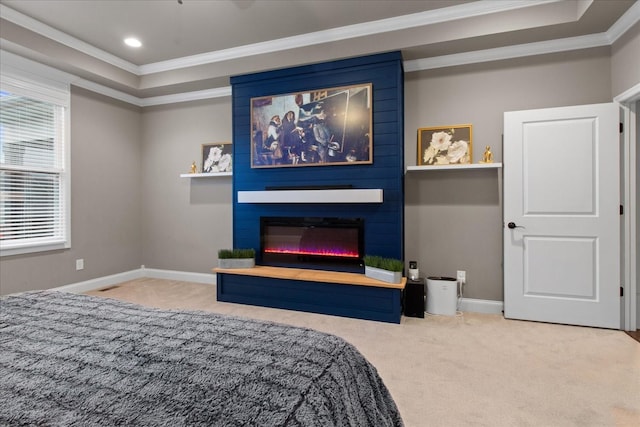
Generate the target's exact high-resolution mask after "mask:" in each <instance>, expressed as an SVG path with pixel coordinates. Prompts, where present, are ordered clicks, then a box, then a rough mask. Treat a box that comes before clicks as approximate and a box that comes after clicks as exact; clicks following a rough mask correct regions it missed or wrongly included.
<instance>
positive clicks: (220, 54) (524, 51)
mask: <svg viewBox="0 0 640 427" xmlns="http://www.w3.org/2000/svg"><path fill="white" fill-rule="evenodd" d="M558 1H560V0H543V1H538V2H531V1H527V0H516V1H482V2H474V3H469V4H464V5H458V6H451V7H447V8H443V9H437V10H434V11H427V12H422V13H416V14H411V15H404V16H400V17H396V18H389V19H384V20H379V21H374V22H369V23H366V24H356V25H352V26H347V27H342V28H338V29H334V30H330V31H320V32H316V33H311V34H308V35H304V36H296V37H289V38H284V39H279V40H273V41H269V42H264V43H256V44H252V45H245V46H240V47H238V48H233V49H225V50H221V51H216V52H209V53H205V54H201V55H193V56H189V57H184V58H178V59H176V60H170V61H162V62H157V63H154V64H147V65H142V66H140V67H138V66H136V65H134V64H131V63H129V62H127V61H124V60H122V59H120V58H118V57H115V56H114V55H111V54H108V53H106V52H104V51H101V50H100V49H97V48H95V47H93V46H91V45H89V44H87V43H84V42H81V41H80V40H77V39H75V38H73V37H71V36H69V35H67V34H65V33H62V32H60V31H58V30H55V29H53V28H51V27H49V26H47V25H45V24H42V23H40V22H39V21H36V20H34V19H32V18H29V17H27V16H25V15H23V14H21V13H19V12H17V11H14V10H13V9H10V8H8V7H6V6H4V5H2V4H0V17H2V18H4V19H7V20H9V21H11V22H14V23H16V24H18V25H21V26H23V27H25V28H28V29H30V30H32V31H35V32H37V33H38V34H41V35H43V36H46V37H49V38H52V39H54V40H56V41H58V42H60V43H63V44H65V45H67V46H69V47H72V48H74V49H78V50H80V51H82V52H83V53H86V54H88V55H92V56H95V57H96V58H98V59H101V60H103V61H105V62H107V63H110V64H111V65H114V66H117V67H120V68H122V69H125V70H126V71H129V72H131V73H133V74H136V75H138V76H140V75H143V74H149V73H156V72H161V71H169V70H176V69H180V68H186V67H191V66H195V65H202V64H209V63H212V62H218V61H224V60H228V59H234V58H240V57H245V56H251V55H255V54H258V53H260V54H264V53H265V50H266V51H276V50H283V49H291V48H292V47H297V46H309V45H312V44H319V43H324V42H327V41H335V40H344V39H347V38H350V37H359V36H362V35H367V34H374V33H380V32H386V31H395V30H398V29H402V28H408V27H415V26H420V25H427V24H434V23H438V22H448V21H452V20H456V19H462V18H469V17H473V16H481V15H486V14H491V13H497V12H503V11H508V10H514V9H519V8H524V7H530V6H533V5H540V4H544V3H556V2H558ZM638 21H640V2H636V3H635V4H634V5H633V6H631V8H630V9H629V10H628V11H627V12H626V13H625V14H624V15H623V16H622V17H621V18H620V19H619V20H618V21H616V22H615V23H614V24H613V25H612V26H611V28H610V29H609V30H608V31H607V32H606V33H599V34H592V35H586V36H578V37H571V38H565V39H558V40H549V41H544V42H536V43H528V44H521V45H515V46H507V47H502V48H495V49H485V50H479V51H475V52H464V53H458V54H453V55H443V56H439V57H433V58H422V59H416V60H408V61H404V63H403V65H404V70H405V72H407V73H409V72H415V71H421V70H429V69H436V68H443V67H452V66H459V65H468V64H474V63H482V62H490V61H499V60H505V59H510V58H520V57H526V56H533V55H542V54H549V53H557V52H565V51H571V50H579V49H588V48H594V47H601V46H608V45H611V44H613V43H614V42H615V41H616V40H617V39H618V38H619V37H620V36H622V35H623V34H624V33H625V32H626V31H628V30H629V29H630V28H631V27H632V26H633V25H634V24H636V23H637V22H638ZM295 43H298V45H295ZM292 44H293V46H292ZM0 52H1V53H2V55H3V56H4V57H5V58H6V57H7V55H10V56H12V57H16V58H21V60H23V61H29V63H30V65H29V66H30V67H35V66H38V67H46V68H44V70H48V71H46V73H47V74H49V75H54V74H56V76H57V78H61V79H63V80H66V81H68V82H70V84H73V85H75V86H78V87H81V88H84V89H87V90H90V91H93V92H96V93H99V94H102V95H105V96H108V97H110V98H114V99H118V100H120V101H123V102H126V103H129V104H132V105H135V106H138V107H149V106H155V105H164V104H173V103H180V102H189V101H195V100H203V99H212V98H219V97H226V96H231V87H230V86H226V87H220V88H214V89H207V90H200V91H193V92H184V93H178V94H172V95H163V96H155V97H148V98H139V97H136V96H133V95H129V94H127V93H125V92H121V91H118V90H116V89H111V88H109V87H107V86H104V85H101V84H98V83H95V82H92V81H89V80H86V79H82V78H80V77H77V76H74V75H71V74H68V73H64V72H62V71H59V70H56V69H54V68H51V67H48V66H45V65H42V64H39V63H37V62H35V61H31V60H28V59H26V58H22V57H20V56H18V55H15V54H10V53H9V52H6V51H4V50H2V51H0ZM31 69H33V68H31ZM633 93H634V94H636V93H637V88H636V92H633ZM625 94H626V92H625ZM621 95H622V94H621Z"/></svg>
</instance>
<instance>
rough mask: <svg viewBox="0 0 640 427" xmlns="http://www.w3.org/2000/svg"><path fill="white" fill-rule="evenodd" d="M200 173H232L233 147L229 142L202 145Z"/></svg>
mask: <svg viewBox="0 0 640 427" xmlns="http://www.w3.org/2000/svg"><path fill="white" fill-rule="evenodd" d="M201 170H202V173H219V172H232V171H233V146H232V144H231V143H230V142H216V143H213V144H202V169H201Z"/></svg>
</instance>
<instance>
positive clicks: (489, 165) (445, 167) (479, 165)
mask: <svg viewBox="0 0 640 427" xmlns="http://www.w3.org/2000/svg"><path fill="white" fill-rule="evenodd" d="M501 167H502V163H473V164H470V165H440V166H407V172H409V171H435V170H453V169H498V168H501Z"/></svg>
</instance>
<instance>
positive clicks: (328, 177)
mask: <svg viewBox="0 0 640 427" xmlns="http://www.w3.org/2000/svg"><path fill="white" fill-rule="evenodd" d="M366 83H371V84H372V100H373V120H372V122H373V163H372V164H356V165H329V166H305V167H279V168H251V150H252V142H251V134H252V123H251V122H252V120H251V98H256V97H263V96H270V95H272V96H277V95H283V94H290V93H296V92H308V91H310V90H315V89H323V88H332V87H340V86H350V85H356V84H366ZM231 84H232V88H233V94H232V102H233V104H232V108H233V204H234V206H233V246H234V247H236V248H255V249H256V251H258V250H259V248H260V217H261V216H310V217H347V218H355V217H357V218H364V220H365V237H364V238H365V254H368V255H381V256H385V257H393V258H399V259H403V258H404V135H403V131H404V124H403V113H404V112H403V108H404V98H403V93H404V77H403V70H402V56H401V54H400V52H390V53H384V54H379V55H370V56H365V57H359V58H351V59H346V60H339V61H332V62H325V63H321V64H313V65H307V66H302V67H295V68H288V69H282V70H275V71H268V72H264V73H256V74H250V75H243V76H235V77H232V78H231ZM344 184H348V185H352V186H353V188H360V189H369V188H381V189H383V197H384V201H383V203H375V204H374V203H371V204H356V203H352V204H293V203H292V204H251V203H248V204H245V203H242V204H239V203H237V192H238V191H251V190H264V189H265V188H266V187H268V186H274V187H277V186H294V185H295V186H310V185H314V186H315V185H344ZM259 261H260V260H258V262H259Z"/></svg>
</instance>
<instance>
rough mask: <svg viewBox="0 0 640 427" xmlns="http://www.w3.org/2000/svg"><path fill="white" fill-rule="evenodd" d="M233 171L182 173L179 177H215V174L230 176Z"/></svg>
mask: <svg viewBox="0 0 640 427" xmlns="http://www.w3.org/2000/svg"><path fill="white" fill-rule="evenodd" d="M231 175H233V172H214V173H182V174H180V178H215V177H217V176H231Z"/></svg>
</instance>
